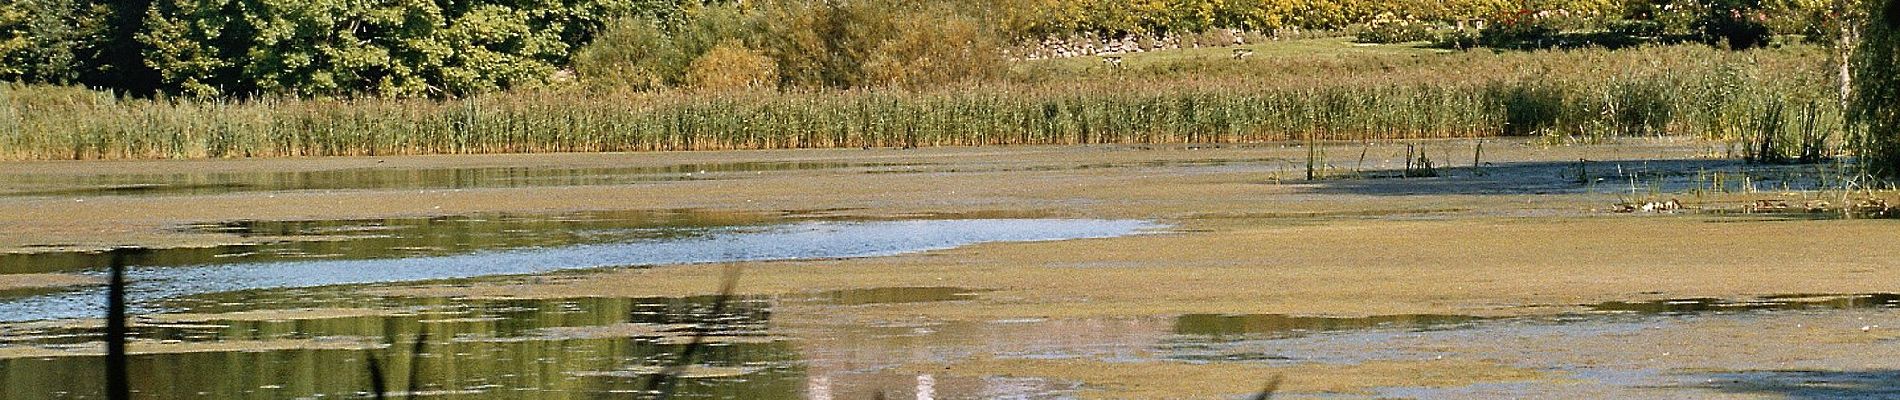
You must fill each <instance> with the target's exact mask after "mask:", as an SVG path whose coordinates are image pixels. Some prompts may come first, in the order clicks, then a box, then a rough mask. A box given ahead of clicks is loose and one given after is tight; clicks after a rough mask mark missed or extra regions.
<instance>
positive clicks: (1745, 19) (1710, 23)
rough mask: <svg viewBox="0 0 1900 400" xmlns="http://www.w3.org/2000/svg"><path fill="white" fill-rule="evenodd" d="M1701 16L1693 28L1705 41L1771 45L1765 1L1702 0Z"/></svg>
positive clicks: (1739, 46) (1736, 45)
mask: <svg viewBox="0 0 1900 400" xmlns="http://www.w3.org/2000/svg"><path fill="white" fill-rule="evenodd" d="M1698 6H1699V7H1700V8H1701V13H1700V18H1698V19H1697V20H1696V21H1695V23H1694V24H1693V26H1692V28H1693V29H1695V30H1696V32H1697V33H1698V34H1700V35H1701V36H1702V41H1703V42H1706V43H1709V44H1712V45H1726V46H1728V47H1729V48H1731V49H1748V48H1755V47H1761V46H1767V45H1768V39H1769V37H1770V36H1773V33H1772V32H1769V31H1768V25H1767V21H1768V14H1767V12H1766V9H1765V8H1766V7H1765V6H1763V4H1762V0H1701V2H1700V4H1698Z"/></svg>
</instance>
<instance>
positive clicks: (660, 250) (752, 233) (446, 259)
mask: <svg viewBox="0 0 1900 400" xmlns="http://www.w3.org/2000/svg"><path fill="white" fill-rule="evenodd" d="M1155 227H1158V225H1157V224H1154V223H1151V222H1146V221H1132V220H1086V219H994V220H992V219H969V220H914V221H864V222H830V221H825V222H801V223H792V224H780V225H766V226H744V227H719V228H707V229H703V230H698V231H688V232H674V233H670V234H668V235H670V236H667V237H662V238H638V237H637V236H638V235H634V238H633V239H632V240H626V239H625V238H626V235H609V237H614V238H616V239H621V240H622V241H611V242H605V243H581V244H573V245H565V246H550V247H528V248H519V249H502V250H487V251H476V252H471V253H463V254H449V255H432V256H418V257H407V258H364V259H351V258H344V257H338V258H336V259H329V258H317V259H291V260H284V259H277V260H271V261H261V262H251V261H237V262H226V263H216V264H205V265H195V266H159V267H153V266H145V265H144V263H139V264H137V265H139V266H137V267H133V268H130V269H129V270H128V271H127V277H128V279H130V280H131V281H132V282H133V285H132V286H131V287H130V288H129V289H128V293H127V298H128V299H129V300H130V301H131V302H132V304H133V309H134V310H138V311H140V312H153V311H159V310H163V308H156V306H155V303H156V302H157V301H158V300H162V299H166V298H174V297H181V296H186V295H192V294H201V293H212V292H230V291H242V290H256V289H272V288H295V287H314V286H327V285H345V284H364V283H385V282H407V281H421V280H434V279H459V278H473V277H481V276H494V275H520V274H537V273H546V272H555V271H565V270H574V269H584V268H598V267H609V266H629V265H672V264H693V263H710V262H732V261H764V260H787V259H810V258H845V257H872V256H885V255H895V254H902V253H909V252H918V251H928V250H939V249H948V248H954V247H958V246H965V245H971V244H977V243H986V242H1012V241H1041V240H1062V239H1079V238H1103V237H1115V236H1123V235H1129V234H1134V233H1137V232H1140V231H1142V230H1146V229H1152V228H1155ZM372 252H373V251H372ZM100 293H102V291H101V290H100V289H97V288H87V289H80V290H75V291H69V292H64V293H59V294H53V295H42V296H33V297H26V298H18V299H10V300H0V321H20V320H34V319H57V318H80V317H87V316H92V315H99V311H98V310H102V309H103V307H104V306H103V300H102V296H101V295H100Z"/></svg>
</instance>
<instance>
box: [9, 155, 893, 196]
mask: <svg viewBox="0 0 1900 400" xmlns="http://www.w3.org/2000/svg"><path fill="white" fill-rule="evenodd" d="M905 165H910V164H891V163H847V162H736V163H702V164H678V165H663V166H647V167H613V168H543V167H479V168H437V169H383V168H358V169H341V170H324V171H294V172H201V173H174V174H102V175H37V174H10V175H0V187H4V188H17V189H13V190H10V191H8V190H0V196H136V195H181V196H189V195H208V194H220V193H232V192H255V191H285V190H339V189H396V190H400V189H462V188H519V187H541V186H590V185H620V184H629V183H640V182H657V181H682V180H707V179H732V178H736V177H740V176H744V175H740V173H755V172H768V171H795V170H817V169H844V168H879V167H895V166H905Z"/></svg>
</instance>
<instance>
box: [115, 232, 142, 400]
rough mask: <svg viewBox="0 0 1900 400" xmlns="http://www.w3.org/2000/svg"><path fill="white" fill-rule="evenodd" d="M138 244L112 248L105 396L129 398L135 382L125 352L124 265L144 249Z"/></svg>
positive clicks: (121, 398)
mask: <svg viewBox="0 0 1900 400" xmlns="http://www.w3.org/2000/svg"><path fill="white" fill-rule="evenodd" d="M144 250H145V249H142V248H138V247H119V248H114V249H112V251H111V253H112V265H111V266H110V268H111V269H112V277H111V280H110V281H109V282H108V283H107V288H106V398H107V399H110V400H130V399H131V398H132V385H131V379H130V374H129V373H128V370H129V368H128V367H127V364H129V360H127V359H126V356H125V341H126V336H127V329H126V317H125V266H126V264H127V263H128V261H129V260H130V259H131V258H133V257H135V256H137V255H139V254H141V253H143V252H144Z"/></svg>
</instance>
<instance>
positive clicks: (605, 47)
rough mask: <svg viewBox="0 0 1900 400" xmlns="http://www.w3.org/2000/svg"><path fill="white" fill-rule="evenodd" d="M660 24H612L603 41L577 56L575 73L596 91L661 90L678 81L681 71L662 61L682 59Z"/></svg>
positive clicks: (636, 20)
mask: <svg viewBox="0 0 1900 400" xmlns="http://www.w3.org/2000/svg"><path fill="white" fill-rule="evenodd" d="M676 53H678V49H676V48H674V47H673V45H672V43H671V41H670V40H669V39H668V38H667V37H666V32H663V31H661V30H660V27H659V26H658V25H657V23H656V22H654V21H652V20H649V19H645V18H628V19H623V20H619V21H615V22H614V23H612V24H609V25H608V27H607V29H606V30H605V31H603V32H602V33H601V35H600V37H599V39H597V40H595V41H594V42H593V43H589V44H588V45H587V47H582V48H581V49H580V51H578V52H576V54H575V55H574V72H575V73H576V74H578V75H580V79H581V82H582V83H583V84H586V85H588V86H590V87H594V88H631V89H635V90H650V89H658V88H661V87H665V86H667V85H668V82H671V81H676V80H677V78H675V79H668V77H669V76H678V74H679V72H678V71H672V70H669V69H667V68H666V67H665V63H664V62H662V60H667V59H674V58H679V55H677V54H676Z"/></svg>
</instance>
